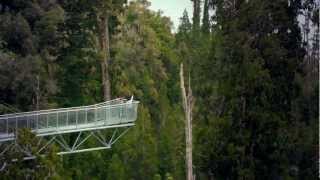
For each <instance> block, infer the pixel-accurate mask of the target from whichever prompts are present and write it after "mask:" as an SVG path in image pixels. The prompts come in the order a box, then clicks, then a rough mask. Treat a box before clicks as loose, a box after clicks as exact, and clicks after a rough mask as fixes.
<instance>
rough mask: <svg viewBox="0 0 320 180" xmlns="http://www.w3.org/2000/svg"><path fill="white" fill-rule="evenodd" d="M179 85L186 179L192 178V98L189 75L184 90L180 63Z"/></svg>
mask: <svg viewBox="0 0 320 180" xmlns="http://www.w3.org/2000/svg"><path fill="white" fill-rule="evenodd" d="M180 87H181V93H182V105H183V109H184V113H185V118H186V123H185V136H186V171H187V180H194V175H193V167H192V166H193V165H192V109H193V105H194V99H193V96H192V90H191V84H190V76H189V83H188V92H186V89H185V85H184V76H183V64H181V65H180Z"/></svg>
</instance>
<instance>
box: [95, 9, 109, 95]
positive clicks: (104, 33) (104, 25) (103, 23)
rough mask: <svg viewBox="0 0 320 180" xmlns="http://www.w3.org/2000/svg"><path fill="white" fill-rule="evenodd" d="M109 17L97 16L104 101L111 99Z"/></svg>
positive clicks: (105, 15) (104, 15) (103, 14)
mask: <svg viewBox="0 0 320 180" xmlns="http://www.w3.org/2000/svg"><path fill="white" fill-rule="evenodd" d="M108 22H109V16H108V15H107V14H105V13H102V14H101V15H100V16H98V26H99V27H98V28H99V34H98V39H99V48H100V52H101V62H100V63H101V75H102V90H103V99H104V100H105V101H107V100H110V99H111V92H110V89H111V87H110V86H111V85H110V76H109V64H110V42H109V28H108Z"/></svg>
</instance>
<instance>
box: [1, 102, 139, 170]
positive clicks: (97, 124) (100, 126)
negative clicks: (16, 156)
mask: <svg viewBox="0 0 320 180" xmlns="http://www.w3.org/2000/svg"><path fill="white" fill-rule="evenodd" d="M138 104H139V101H135V100H133V98H131V99H130V100H126V99H122V98H118V99H114V100H111V101H106V102H103V103H99V104H95V105H90V106H80V107H72V108H60V109H50V110H41V111H32V112H23V113H14V114H5V115H0V149H2V151H0V157H1V156H3V155H4V154H5V152H7V151H10V150H12V148H15V147H16V140H17V134H18V132H19V131H18V130H19V129H20V128H28V129H30V130H31V131H32V132H33V133H35V134H36V136H38V137H39V139H40V140H39V148H38V149H39V150H38V152H36V153H37V154H42V153H43V152H44V151H45V149H46V148H47V147H48V146H49V145H50V144H56V145H57V146H58V147H59V150H60V151H59V152H58V154H59V155H63V154H70V153H79V152H86V151H93V150H101V149H108V148H111V145H112V144H114V143H115V142H116V141H117V140H118V139H119V138H120V137H121V136H123V135H124V134H125V133H126V132H127V131H128V130H129V128H130V127H132V126H133V125H134V123H135V120H136V119H137V108H138ZM105 130H108V131H111V133H110V132H109V133H106V132H105ZM71 134H73V135H72V137H73V138H70V135H71ZM107 134H109V135H107ZM66 137H67V138H68V139H67V140H66ZM42 139H46V141H45V142H46V143H41V142H40V141H42ZM88 139H92V141H93V140H95V141H96V143H94V147H88V146H85V145H86V142H87V141H88ZM1 146H2V148H1ZM23 152H25V155H26V156H25V158H24V159H32V158H35V155H34V154H32V153H31V152H30V151H28V150H25V149H24V150H23ZM0 166H1V164H0ZM0 169H1V167H0Z"/></svg>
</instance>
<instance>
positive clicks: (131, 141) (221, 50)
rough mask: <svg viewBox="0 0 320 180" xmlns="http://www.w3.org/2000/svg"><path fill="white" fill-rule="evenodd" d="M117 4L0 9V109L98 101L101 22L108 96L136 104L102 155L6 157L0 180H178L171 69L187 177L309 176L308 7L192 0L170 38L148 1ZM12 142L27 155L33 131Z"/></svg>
mask: <svg viewBox="0 0 320 180" xmlns="http://www.w3.org/2000/svg"><path fill="white" fill-rule="evenodd" d="M202 2H203V13H201V6H202ZM124 3H126V1H125V0H123V1H122V0H121V1H111V0H103V1H89V0H82V1H75V0H72V1H54V0H53V1H32V0H26V1H16V0H15V1H10V0H4V1H1V2H0V93H1V94H2V95H1V96H0V104H1V106H0V112H9V111H13V110H14V111H16V110H21V111H26V110H35V109H39V108H50V107H56V106H58V107H70V106H77V105H88V104H92V103H96V102H101V101H102V99H103V91H102V69H101V59H102V57H103V54H102V53H103V52H102V51H101V49H100V46H99V40H98V39H99V37H100V36H99V34H100V31H101V24H99V22H101V18H102V19H103V18H106V17H107V18H109V23H108V30H109V32H110V45H111V47H110V55H111V57H110V64H109V66H108V68H109V69H108V71H109V73H110V77H111V79H110V80H111V94H112V96H113V97H130V96H132V95H133V96H134V98H135V99H137V100H139V101H140V104H139V110H138V111H139V112H138V119H137V121H136V125H135V126H134V127H133V128H132V129H131V130H130V131H128V133H127V134H126V135H125V137H124V138H121V139H120V140H119V142H117V143H116V144H114V145H113V146H112V149H111V150H107V151H96V152H88V153H83V154H75V155H68V156H63V158H62V159H63V160H62V162H61V161H59V159H58V158H57V157H56V155H55V148H54V147H53V148H52V149H50V150H49V151H48V152H47V156H46V157H38V158H37V160H35V161H32V162H28V163H26V162H23V161H21V157H22V155H21V153H19V152H10V154H9V155H8V156H6V158H9V159H10V158H12V157H18V159H19V161H17V163H14V164H10V166H9V168H10V171H7V172H8V173H6V174H0V175H1V176H0V179H13V178H16V179H21V178H28V177H30V178H31V179H44V178H45V177H50V178H53V179H59V178H61V179H155V180H160V179H162V180H169V179H170V180H171V179H185V159H184V157H185V145H184V143H185V141H184V116H183V112H182V109H181V103H180V101H181V95H180V84H179V76H178V72H179V71H178V70H179V69H178V68H179V64H180V63H181V62H183V63H184V65H185V67H186V74H190V76H191V80H190V81H189V82H187V84H188V83H191V86H192V89H193V94H194V96H195V99H196V104H195V108H194V112H193V114H194V117H193V119H194V122H193V132H194V134H193V135H194V142H193V144H194V150H193V152H194V154H193V155H194V165H193V166H194V172H195V173H196V177H197V179H313V178H316V176H317V173H316V172H317V166H318V164H317V162H316V160H317V156H316V154H317V153H318V129H316V128H315V127H318V123H319V122H318V113H319V112H318V111H319V107H318V106H319V105H318V104H319V102H318V96H319V89H318V79H317V78H316V79H314V78H313V79H311V81H312V82H308V81H309V79H310V78H309V76H308V74H309V73H308V72H304V71H302V68H301V64H302V61H303V59H304V56H305V54H306V52H305V51H306V49H304V48H303V47H305V44H304V43H303V42H302V40H301V32H300V31H301V30H300V27H299V23H301V22H298V19H299V18H298V16H299V13H300V12H301V10H302V8H304V10H305V11H312V14H313V15H312V21H313V24H315V25H316V24H317V18H318V16H317V13H319V12H318V11H316V10H314V9H316V8H314V6H315V4H314V3H313V2H311V1H305V2H303V4H301V1H293V0H290V1H262V0H255V1H252V0H251V1H245V0H204V1H200V0H192V3H193V5H194V6H193V7H194V11H193V16H192V17H191V18H189V16H188V13H187V11H184V12H183V14H182V17H181V22H180V26H179V27H178V32H177V33H172V32H171V30H172V22H171V21H170V19H169V18H167V17H164V16H163V15H162V13H161V12H154V11H152V10H150V9H148V7H149V6H150V2H148V1H146V0H137V1H130V2H129V3H128V4H126V5H124ZM310 8H311V10H309V9H310ZM312 8H313V9H312ZM310 13H311V12H310ZM201 14H203V17H202V18H201ZM190 19H192V22H190ZM201 19H202V24H201V23H200V21H201ZM316 42H317V41H316V40H314V41H313V44H316ZM313 49H316V46H313ZM307 53H309V54H312V53H310V52H307ZM313 53H315V52H313ZM306 82H308V83H306ZM19 136H21V137H20V138H19V142H18V143H19V145H21V146H26V148H30V147H31V150H32V151H36V148H34V147H35V142H36V140H37V138H36V137H34V135H33V134H31V133H30V132H28V131H27V130H22V131H21V132H20V133H19ZM74 138H76V137H73V136H70V137H68V138H67V140H68V139H70V140H72V139H74ZM88 143H89V144H90V143H93V142H91V141H89V142H88ZM0 158H2V159H3V157H0ZM2 159H1V160H2ZM38 166H39V167H38ZM60 166H62V167H60Z"/></svg>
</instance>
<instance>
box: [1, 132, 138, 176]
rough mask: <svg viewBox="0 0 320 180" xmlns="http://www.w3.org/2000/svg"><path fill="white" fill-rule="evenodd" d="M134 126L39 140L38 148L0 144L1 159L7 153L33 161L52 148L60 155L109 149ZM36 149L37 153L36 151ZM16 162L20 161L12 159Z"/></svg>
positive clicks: (12, 142)
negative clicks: (16, 154)
mask: <svg viewBox="0 0 320 180" xmlns="http://www.w3.org/2000/svg"><path fill="white" fill-rule="evenodd" d="M131 127H132V126H125V127H117V128H111V129H98V130H92V131H80V132H74V133H71V134H56V135H51V136H42V137H38V138H37V143H36V147H31V146H28V145H25V146H21V145H19V143H17V141H9V142H2V143H0V149H2V150H1V151H0V157H4V156H5V155H6V153H7V152H17V153H19V154H23V156H24V157H23V158H22V160H32V159H35V158H36V157H37V156H45V155H46V153H47V149H49V148H50V146H56V147H57V148H58V152H57V154H58V155H61V156H62V155H65V154H73V153H81V152H88V151H96V150H103V149H109V148H111V146H112V145H113V144H114V143H116V142H117V141H118V140H119V138H121V137H122V136H123V135H124V134H125V133H127V132H128V130H129V129H130V128H131ZM35 149H36V151H35ZM11 161H13V162H15V161H18V159H12V160H11ZM7 163H8V162H7V161H3V162H2V163H0V171H2V170H4V169H5V167H6V165H7Z"/></svg>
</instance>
